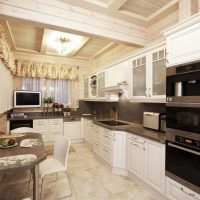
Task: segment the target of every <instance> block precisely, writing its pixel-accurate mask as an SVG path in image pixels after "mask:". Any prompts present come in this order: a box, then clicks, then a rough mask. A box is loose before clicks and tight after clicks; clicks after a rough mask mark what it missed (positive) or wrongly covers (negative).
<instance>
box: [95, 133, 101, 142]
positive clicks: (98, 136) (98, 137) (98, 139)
mask: <svg viewBox="0 0 200 200" xmlns="http://www.w3.org/2000/svg"><path fill="white" fill-rule="evenodd" d="M102 137H103V136H102V135H101V134H100V133H98V132H94V139H95V140H96V141H99V142H100V143H101V142H102Z"/></svg>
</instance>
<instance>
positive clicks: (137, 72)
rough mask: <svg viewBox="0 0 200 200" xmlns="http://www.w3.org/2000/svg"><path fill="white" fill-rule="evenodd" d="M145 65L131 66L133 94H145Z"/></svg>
mask: <svg viewBox="0 0 200 200" xmlns="http://www.w3.org/2000/svg"><path fill="white" fill-rule="evenodd" d="M145 91H146V66H145V65H143V66H140V67H135V68H133V96H145Z"/></svg>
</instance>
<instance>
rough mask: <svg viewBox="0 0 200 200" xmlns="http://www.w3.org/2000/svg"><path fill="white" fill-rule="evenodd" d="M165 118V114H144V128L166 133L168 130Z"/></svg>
mask: <svg viewBox="0 0 200 200" xmlns="http://www.w3.org/2000/svg"><path fill="white" fill-rule="evenodd" d="M165 117H166V115H165V114H164V113H156V112H144V113H143V127H144V128H149V129H153V130H157V131H162V132H165V129H166V121H165Z"/></svg>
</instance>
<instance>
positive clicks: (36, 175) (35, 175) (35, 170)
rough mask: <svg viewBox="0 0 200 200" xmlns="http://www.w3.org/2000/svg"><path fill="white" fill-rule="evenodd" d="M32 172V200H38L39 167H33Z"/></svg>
mask: <svg viewBox="0 0 200 200" xmlns="http://www.w3.org/2000/svg"><path fill="white" fill-rule="evenodd" d="M32 172H33V200H39V199H40V195H39V165H35V167H34V168H33V170H32Z"/></svg>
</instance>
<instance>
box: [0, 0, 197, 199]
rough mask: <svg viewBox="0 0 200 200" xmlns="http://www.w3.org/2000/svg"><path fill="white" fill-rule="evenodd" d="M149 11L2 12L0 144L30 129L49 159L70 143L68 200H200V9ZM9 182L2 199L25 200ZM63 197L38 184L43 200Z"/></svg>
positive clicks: (125, 5) (116, 2) (137, 5)
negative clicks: (61, 141) (57, 145)
mask: <svg viewBox="0 0 200 200" xmlns="http://www.w3.org/2000/svg"><path fill="white" fill-rule="evenodd" d="M155 2H156V3H155ZM155 2H154V3H155V6H153V5H152V4H153V3H152V2H151V3H149V2H148V1H146V0H143V1H142V7H141V2H140V1H137V0H134V1H131V0H127V1H126V0H113V1H101V0H96V1H90V0H85V1H84V2H82V1H79V0H78V1H68V0H60V1H59V0H52V1H50V2H48V3H46V2H45V1H43V0H39V1H30V2H29V1H26V2H23V3H22V2H21V1H20V0H15V1H4V0H2V1H0V15H1V20H0V22H1V37H0V39H1V52H0V53H1V65H0V70H1V73H0V77H1V83H2V84H0V91H2V92H1V94H0V95H1V96H0V113H1V114H0V122H1V123H0V132H3V133H4V134H5V133H6V134H9V133H10V131H11V132H12V130H14V129H16V128H20V127H27V126H28V127H29V128H33V130H34V132H36V133H40V134H41V136H42V140H43V143H44V148H45V149H46V150H47V152H48V154H52V148H53V144H54V142H55V140H56V138H57V136H59V135H64V136H67V137H69V138H70V140H71V147H72V149H71V150H70V151H69V159H68V165H69V170H68V171H69V181H70V182H71V184H72V196H71V197H69V198H68V199H144V200H145V199H171V200H184V199H185V200H186V199H191V200H192V199H200V195H199V193H200V191H199V187H200V183H199V180H200V170H199V164H200V163H199V141H200V138H199V124H200V122H199V119H200V116H199V91H200V90H199V89H200V88H199V77H200V74H199V52H200V48H199V45H198V42H197V41H198V39H199V26H200V23H199V20H200V17H199V10H200V9H199V7H200V5H199V1H196V0H187V1H186V0H179V1H178V0H173V1H155ZM143 7H144V8H145V9H144V10H143ZM59 34H61V35H60V38H58V39H59V40H57V42H58V43H59V42H60V43H61V47H62V49H58V48H56V47H58V46H57V45H54V46H52V47H50V46H48V45H47V41H48V36H51V39H53V37H54V35H59ZM68 37H69V39H68ZM79 39H80V43H79V44H78V47H77V48H74V49H73V48H72V49H71V52H70V53H68V54H67V56H66V55H62V54H63V53H64V48H63V46H64V44H66V43H67V44H68V45H70V43H72V47H75V46H76V45H75V44H73V42H74V41H75V42H77V41H79ZM54 42H55V39H54V40H51V42H50V43H51V44H53V43H54ZM7 43H9V45H8V44H7ZM54 47H55V48H54ZM10 72H11V73H10ZM56 88H57V89H56ZM66 88H67V89H66ZM13 90H14V91H15V92H14V93H13ZM27 90H28V95H31V99H32V100H33V99H34V97H35V96H36V100H37V101H36V103H35V102H34V103H33V101H27V100H26V101H25V102H23V103H22V99H23V98H24V97H27V93H26V91H27ZM39 91H42V92H39ZM66 91H67V92H66ZM34 92H36V93H34ZM20 96H21V97H20ZM48 97H53V98H54V99H53V100H55V101H53V102H52V101H51V99H48ZM42 98H45V99H42ZM13 100H14V101H13ZM42 100H43V104H42ZM44 100H45V101H44ZM53 103H54V104H53ZM24 104H26V105H24ZM63 106H64V108H62V107H63ZM69 107H70V108H69ZM64 109H65V110H64ZM62 111H66V112H67V113H66V115H68V116H65V117H64V116H63V113H62ZM69 112H70V115H69ZM164 113H166V130H165V125H164V124H165V115H164ZM7 116H8V117H7ZM116 120H117V121H116ZM127 124H128V125H127ZM165 131H166V133H164V132H165ZM1 135H2V134H1ZM11 135H12V134H11ZM2 137H5V135H2ZM14 148H18V146H17V147H13V148H10V150H11V149H13V150H12V151H14ZM3 151H4V152H5V151H6V149H2V151H1V152H3ZM84 153H85V154H84ZM83 154H84V155H83ZM87 162H88V163H87ZM87 164H88V166H90V168H88V166H87ZM95 170H96V171H95ZM95 172H96V173H95ZM98 173H99V174H98ZM101 173H102V174H101ZM105 174H107V177H106V176H104V175H105ZM98 175H99V177H98ZM7 176H8V177H7V179H6V178H5V176H4V178H3V179H2V182H1V186H2V187H1V188H5V190H4V191H3V190H2V191H0V194H1V196H2V195H3V196H4V195H5V196H4V197H3V199H12V198H13V199H19V197H16V196H14V197H13V196H11V195H10V193H16V191H22V192H21V193H20V192H19V193H18V195H19V196H20V195H22V196H20V198H21V199H22V198H25V197H28V196H30V194H31V193H32V190H25V188H21V187H19V188H17V190H16V187H15V186H14V184H13V186H12V185H9V180H10V177H9V175H7ZM27 177H29V175H28V176H27ZM63 177H64V178H63ZM92 177H93V178H94V177H95V178H96V179H95V181H94V180H93V178H92ZM101 177H102V180H100V179H101ZM108 177H111V178H110V182H109V180H108ZM50 178H52V177H50ZM60 179H61V180H60ZM79 179H80V180H79ZM52 180H54V177H53V178H52ZM66 180H68V179H67V177H65V175H62V176H61V175H60V176H59V177H58V183H60V181H65V182H66ZM115 180H116V182H115ZM17 181H20V175H19V177H18V178H17ZM33 181H34V179H33ZM92 181H93V182H92ZM26 182H27V183H28V182H29V179H28V178H27V180H26ZM118 182H119V184H118ZM13 183H14V181H13ZM92 183H93V184H94V186H93V185H92ZM55 184H56V183H55ZM65 184H67V183H64V185H65ZM65 188H67V189H65V190H63V191H62V192H63V193H64V194H66V190H68V184H67V187H65ZM33 189H34V187H33ZM0 190H1V189H0ZM59 190H61V189H60V188H59V187H57V186H55V189H54V190H51V183H47V184H45V182H44V185H43V192H42V193H43V194H42V195H41V198H42V199H56V198H58V196H56V194H57V193H59ZM11 191H14V192H11ZM33 191H35V190H33ZM67 192H68V191H67ZM24 194H27V196H23V195H24ZM59 195H60V194H59ZM36 196H37V195H36ZM36 196H34V197H33V199H38V198H40V197H38V196H37V198H36ZM64 196H67V195H63V196H62V195H61V198H63V199H65V197H64Z"/></svg>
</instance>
